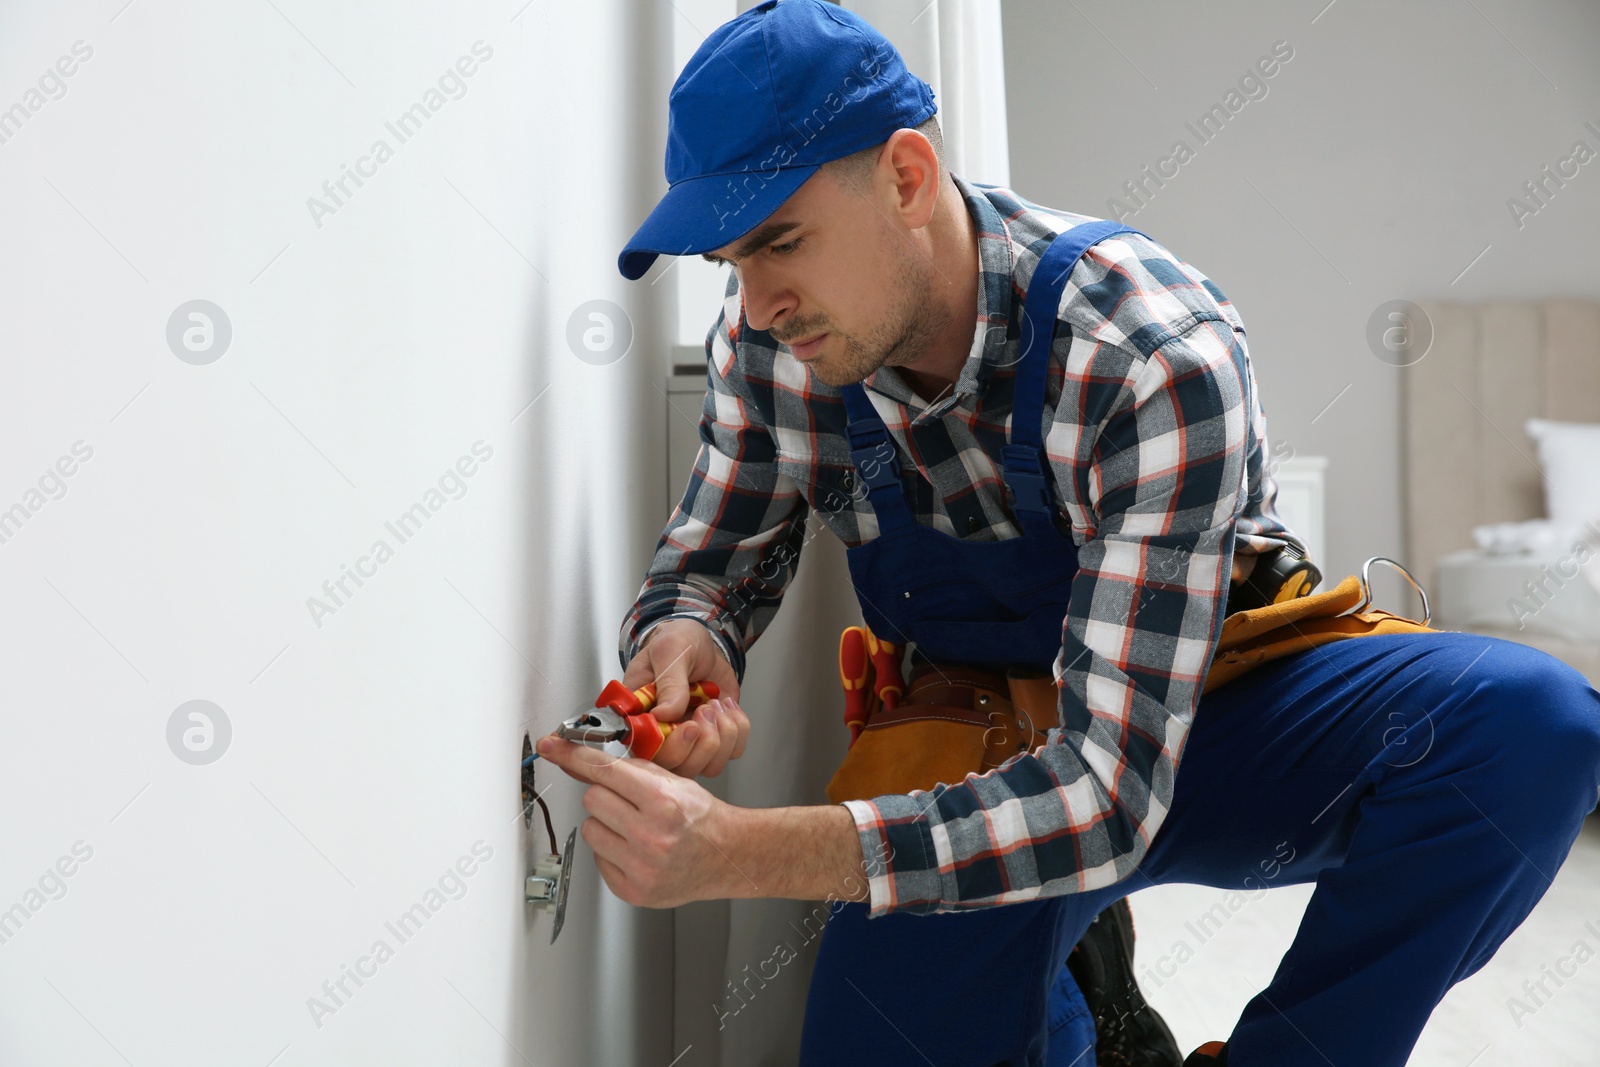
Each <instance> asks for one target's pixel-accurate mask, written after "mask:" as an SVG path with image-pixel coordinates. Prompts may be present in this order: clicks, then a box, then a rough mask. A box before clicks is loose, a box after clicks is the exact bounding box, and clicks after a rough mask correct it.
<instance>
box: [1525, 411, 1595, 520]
mask: <svg viewBox="0 0 1600 1067" xmlns="http://www.w3.org/2000/svg"><path fill="white" fill-rule="evenodd" d="M1525 429H1526V430H1527V431H1528V436H1529V437H1530V438H1532V439H1533V443H1534V446H1535V447H1536V448H1537V449H1538V450H1539V467H1540V469H1541V470H1543V471H1544V503H1545V514H1546V515H1547V516H1548V517H1549V518H1550V520H1551V521H1552V522H1553V523H1554V524H1555V525H1556V526H1558V527H1569V526H1579V525H1582V524H1583V523H1585V522H1588V521H1589V520H1590V519H1600V423H1590V422H1553V421H1551V420H1550V419H1529V420H1528V421H1527V423H1526V425H1525Z"/></svg>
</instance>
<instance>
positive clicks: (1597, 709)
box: [1463, 639, 1600, 812]
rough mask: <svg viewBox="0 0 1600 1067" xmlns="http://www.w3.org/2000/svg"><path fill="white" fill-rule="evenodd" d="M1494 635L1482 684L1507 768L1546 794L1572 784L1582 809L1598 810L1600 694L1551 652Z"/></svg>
mask: <svg viewBox="0 0 1600 1067" xmlns="http://www.w3.org/2000/svg"><path fill="white" fill-rule="evenodd" d="M1492 640H1495V645H1496V647H1495V648H1494V649H1492V650H1491V652H1490V653H1489V654H1486V655H1485V656H1484V657H1483V660H1484V661H1485V662H1483V663H1480V664H1479V666H1480V667H1484V668H1485V673H1484V675H1482V676H1480V680H1479V682H1478V683H1477V685H1476V686H1475V689H1476V692H1477V694H1478V695H1479V697H1480V699H1481V700H1482V701H1483V705H1484V706H1483V711H1484V713H1485V719H1486V720H1487V721H1491V722H1493V723H1494V727H1493V728H1491V729H1490V730H1489V734H1490V736H1491V738H1492V739H1493V740H1494V742H1495V743H1496V744H1497V745H1498V748H1499V753H1500V755H1501V756H1502V758H1504V759H1505V760H1506V761H1507V762H1508V763H1509V764H1511V767H1509V768H1508V770H1511V771H1512V772H1513V773H1517V772H1519V771H1520V772H1521V774H1524V775H1526V778H1524V780H1523V782H1522V784H1523V785H1524V786H1525V787H1529V788H1531V790H1532V791H1534V792H1540V793H1543V794H1544V795H1546V796H1549V795H1550V791H1551V790H1556V791H1564V790H1568V789H1570V790H1572V791H1573V792H1572V796H1573V799H1574V800H1575V801H1576V802H1578V803H1579V804H1581V805H1582V811H1584V812H1587V811H1590V810H1592V809H1593V808H1594V807H1595V805H1596V802H1597V801H1600V693H1597V692H1596V691H1595V689H1594V687H1593V686H1592V685H1590V684H1589V681H1588V679H1587V678H1585V677H1584V676H1583V675H1582V674H1581V673H1579V672H1578V671H1577V670H1575V669H1573V668H1572V667H1570V666H1568V665H1567V664H1565V663H1563V662H1561V661H1560V660H1558V659H1556V658H1555V657H1554V656H1551V655H1549V654H1548V653H1545V652H1541V651H1539V650H1538V649H1535V648H1530V647H1528V646H1527V645H1520V644H1517V643H1515V642H1512V641H1504V640H1499V639H1492ZM1491 661H1492V662H1491ZM1463 681H1466V679H1463Z"/></svg>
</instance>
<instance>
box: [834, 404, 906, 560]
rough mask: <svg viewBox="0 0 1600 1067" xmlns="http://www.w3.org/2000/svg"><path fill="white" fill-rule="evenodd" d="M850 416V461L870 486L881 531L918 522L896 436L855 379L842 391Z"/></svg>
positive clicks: (869, 489)
mask: <svg viewBox="0 0 1600 1067" xmlns="http://www.w3.org/2000/svg"><path fill="white" fill-rule="evenodd" d="M840 394H841V395H842V396H843V397H844V410H845V414H846V415H847V416H848V421H847V422H846V424H845V432H846V434H848V436H849V439H850V462H851V463H853V464H855V468H856V473H857V475H859V476H860V478H861V480H862V481H863V482H865V483H866V486H867V499H868V500H870V501H871V502H872V511H873V514H875V515H876V516H877V517H878V532H879V533H880V534H881V533H884V532H886V531H888V530H892V529H898V528H901V527H910V526H915V525H916V521H917V520H916V519H914V518H913V517H912V515H911V508H910V507H909V506H907V504H906V496H905V488H904V486H903V485H901V482H900V459H899V456H898V455H897V454H896V452H895V447H894V438H893V437H891V436H890V434H889V428H888V427H887V426H885V425H884V424H883V420H882V419H881V418H879V417H878V411H877V409H876V408H874V407H873V406H872V400H871V399H870V398H869V397H868V396H867V391H866V389H865V388H864V387H863V386H862V385H861V383H860V382H851V383H850V384H849V385H846V386H845V387H844V388H842V389H841V390H840Z"/></svg>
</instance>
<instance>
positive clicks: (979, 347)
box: [865, 174, 1014, 425]
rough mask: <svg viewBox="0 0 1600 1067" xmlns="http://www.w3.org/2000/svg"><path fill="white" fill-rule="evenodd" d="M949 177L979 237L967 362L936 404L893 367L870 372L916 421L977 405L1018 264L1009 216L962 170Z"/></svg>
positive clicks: (1002, 334) (1007, 313) (1000, 342)
mask: <svg viewBox="0 0 1600 1067" xmlns="http://www.w3.org/2000/svg"><path fill="white" fill-rule="evenodd" d="M950 177H951V180H953V181H954V182H955V183H956V188H957V189H959V190H960V191H961V199H962V202H963V203H964V204H965V205H966V208H967V213H968V214H969V215H971V216H972V220H973V228H974V230H975V231H976V233H977V241H978V262H977V263H976V264H975V265H976V267H977V270H978V306H977V308H976V318H975V320H974V323H973V330H972V345H971V347H970V348H969V349H968V351H967V359H966V362H965V363H963V364H962V365H961V373H960V375H959V376H958V377H957V379H956V383H955V386H954V387H953V388H952V389H950V390H947V391H946V392H945V393H944V394H943V395H942V396H940V397H939V398H938V399H937V400H935V401H934V402H933V403H931V404H929V403H925V402H924V401H923V400H922V398H920V397H918V396H917V395H916V394H915V393H913V392H912V391H911V388H910V386H908V385H907V384H906V381H905V379H904V378H902V377H901V376H900V373H899V372H898V371H897V370H896V369H895V368H894V367H879V368H878V369H877V370H876V371H874V372H873V373H872V374H871V375H869V376H868V377H867V379H866V383H865V384H866V385H868V386H869V387H870V388H872V389H873V390H875V391H877V392H879V393H882V394H883V395H884V396H887V397H889V398H890V399H892V400H894V401H896V402H898V403H900V404H904V405H905V406H906V408H907V409H908V410H909V411H910V412H912V413H913V414H912V417H911V422H912V424H913V425H916V424H921V423H925V422H931V421H934V420H937V419H939V418H941V417H943V416H944V415H945V414H946V413H947V412H949V411H950V409H951V408H953V407H955V406H957V405H962V406H965V407H969V408H970V407H972V404H971V403H970V401H971V400H972V399H973V398H975V397H977V396H978V395H980V394H981V393H982V392H983V390H984V389H985V387H986V386H987V385H988V382H989V376H990V375H991V374H992V373H993V371H994V368H995V367H997V366H999V365H1000V364H1001V363H1002V361H1003V360H1004V357H1005V350H1006V333H1007V330H1008V327H1009V325H1010V320H1011V299H1012V282H1011V271H1012V267H1013V264H1014V257H1013V254H1012V249H1011V233H1010V231H1009V230H1008V229H1007V227H1006V222H1005V219H1004V217H1002V216H1001V214H1000V212H999V210H997V209H996V208H995V206H994V204H993V203H992V202H990V200H989V198H988V197H987V196H985V195H984V193H983V191H982V190H980V189H979V188H977V187H976V186H974V185H972V184H971V183H969V182H966V181H964V180H962V179H961V177H960V176H958V175H955V174H952V175H951V176H950Z"/></svg>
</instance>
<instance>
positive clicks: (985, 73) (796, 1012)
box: [671, 0, 1010, 1067]
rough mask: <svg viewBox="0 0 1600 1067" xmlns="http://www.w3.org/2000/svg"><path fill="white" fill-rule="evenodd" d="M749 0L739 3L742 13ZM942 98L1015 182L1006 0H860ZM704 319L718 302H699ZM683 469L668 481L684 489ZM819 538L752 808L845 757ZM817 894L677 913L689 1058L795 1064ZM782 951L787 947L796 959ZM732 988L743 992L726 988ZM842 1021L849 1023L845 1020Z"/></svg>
mask: <svg viewBox="0 0 1600 1067" xmlns="http://www.w3.org/2000/svg"><path fill="white" fill-rule="evenodd" d="M752 6H754V4H753V3H750V2H743V3H741V5H740V9H741V10H744V9H747V8H749V7H752ZM842 6H844V7H846V8H848V9H850V10H852V11H855V12H856V13H858V14H860V15H861V16H862V17H863V18H865V19H866V20H867V21H869V22H871V23H872V24H873V25H874V26H875V27H877V28H878V29H879V30H880V31H881V32H882V33H883V34H884V36H886V37H887V38H889V40H890V41H891V42H892V43H893V44H894V45H895V47H896V48H897V49H898V50H899V51H900V53H901V55H902V56H903V57H904V58H905V61H906V65H907V66H908V67H909V68H910V70H911V71H912V72H913V73H915V74H917V75H918V76H919V77H921V78H922V79H923V80H925V81H927V82H928V83H929V84H930V85H932V86H933V88H934V92H935V93H936V94H937V96H936V100H937V103H938V107H939V121H940V128H941V131H942V133H943V134H944V141H945V149H946V162H947V164H948V166H949V168H950V170H951V171H952V172H953V173H956V174H959V175H961V177H963V178H965V179H969V180H973V181H980V182H987V183H992V184H997V185H1004V184H1007V182H1008V181H1009V180H1010V165H1009V156H1008V151H1007V140H1006V107H1005V79H1004V70H1003V63H1002V51H1001V33H1000V3H999V0H933V2H932V3H930V4H928V5H927V7H926V8H921V9H920V10H921V13H920V14H919V8H920V5H919V4H917V3H910V2H907V0H853V2H847V3H845V4H843V5H842ZM704 315H705V321H706V324H707V325H709V324H710V322H711V321H713V320H714V318H715V307H714V306H711V305H708V306H707V307H706V308H705V309H704ZM686 476H687V472H686V471H684V470H677V471H674V472H673V475H672V480H671V484H672V485H673V487H674V491H681V489H682V486H683V479H684V478H685V477H686ZM810 530H811V534H812V536H811V537H810V539H809V540H808V541H807V543H806V547H805V549H804V550H803V552H802V554H801V563H800V568H799V571H798V573H797V574H796V576H795V579H794V582H793V585H792V586H791V588H790V590H789V592H788V593H787V594H786V596H785V598H784V603H783V607H782V609H781V610H780V611H779V612H778V615H777V617H776V618H775V620H774V622H773V624H772V626H771V628H770V629H768V631H767V632H766V633H765V634H763V635H762V637H761V639H760V640H759V641H757V642H756V644H755V646H754V647H753V648H752V649H751V650H750V656H749V662H748V665H747V667H746V672H745V681H744V686H743V694H742V695H743V700H742V703H743V705H744V707H745V708H746V709H747V711H748V712H749V713H750V718H751V739H750V744H749V747H748V749H747V751H746V753H745V755H744V756H743V757H742V758H741V759H739V760H737V761H735V763H734V764H733V765H732V767H731V768H730V769H729V771H728V773H727V774H726V775H725V776H724V778H725V780H724V781H722V782H718V783H716V785H715V786H714V788H715V789H716V790H717V791H718V792H719V793H720V794H721V795H723V796H724V797H725V798H726V799H728V800H729V801H731V802H733V803H735V804H740V805H744V806H748V807H777V806H783V805H789V804H822V803H826V802H827V798H826V796H825V794H824V792H823V789H824V787H825V786H826V784H827V781H828V778H829V777H830V776H831V775H832V773H833V769H834V767H836V766H837V765H838V762H839V760H840V759H842V758H843V756H844V751H845V738H846V736H847V734H846V730H845V727H844V725H843V723H842V718H841V717H842V713H843V697H842V695H841V691H840V686H839V677H838V676H839V671H838V641H839V631H840V630H842V629H843V628H844V627H846V626H849V625H852V624H859V623H860V621H861V612H860V608H859V606H858V605H857V602H856V599H855V595H854V592H853V591H852V588H851V584H850V576H849V570H848V568H847V566H846V564H845V554H844V548H843V546H842V545H841V544H840V543H839V541H838V539H837V538H835V537H834V536H833V534H832V533H830V532H828V531H827V530H826V529H825V528H823V526H822V525H821V522H820V520H818V519H817V518H816V517H815V516H813V517H812V519H811V527H810ZM825 915H826V910H825V909H820V908H819V905H818V904H817V903H810V902H802V901H786V900H750V901H744V900H741V901H731V902H729V901H723V902H715V903H705V904H697V905H692V906H690V907H687V908H680V909H678V912H677V921H676V938H677V947H676V954H675V955H676V985H675V1004H676V1013H675V1014H676V1022H675V1040H674V1044H675V1045H676V1047H677V1048H678V1049H685V1048H688V1047H689V1046H692V1048H689V1051H687V1052H686V1053H685V1054H684V1058H683V1061H682V1063H681V1065H680V1067H717V1065H720V1067H750V1065H752V1064H760V1065H763V1067H767V1065H772V1067H777V1065H782V1064H789V1063H794V1062H796V1056H797V1050H798V1047H799V1036H800V1024H801V1019H802V1015H803V1010H804V1006H805V996H806V989H807V986H808V984H809V981H810V975H811V967H812V964H813V962H814V960H815V957H816V948H817V942H816V938H815V937H814V936H813V935H811V933H810V931H812V930H814V929H815V928H816V927H817V925H818V923H819V922H820V921H821V920H822V919H823V918H824V917H825ZM780 946H787V947H788V948H789V949H792V950H793V952H794V955H795V958H794V959H793V961H792V962H789V963H787V964H782V965H779V964H777V963H775V962H774V961H777V960H783V959H787V958H788V953H787V952H780V951H778V950H779V947H780ZM730 984H731V985H732V986H733V987H735V988H733V989H730ZM844 1024H846V1022H845V1021H844V1020H841V1025H844Z"/></svg>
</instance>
